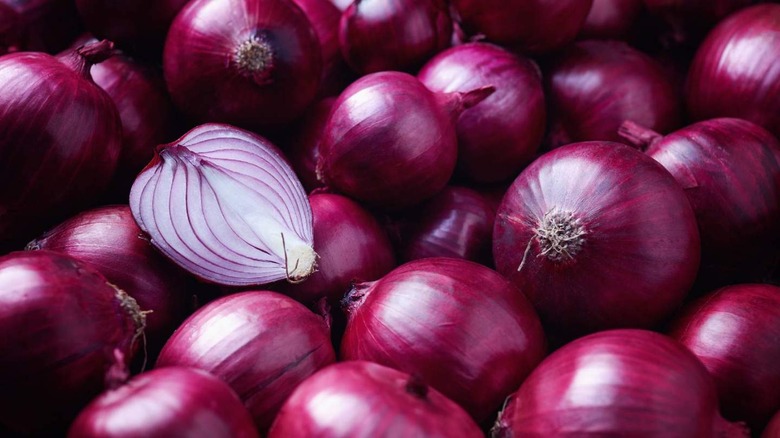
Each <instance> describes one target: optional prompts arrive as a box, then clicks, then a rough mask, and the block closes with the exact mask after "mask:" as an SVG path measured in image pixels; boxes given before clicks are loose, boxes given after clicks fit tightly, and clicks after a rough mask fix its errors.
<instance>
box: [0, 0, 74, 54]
mask: <svg viewBox="0 0 780 438" xmlns="http://www.w3.org/2000/svg"><path fill="white" fill-rule="evenodd" d="M0 3H2V4H4V5H7V6H10V7H11V8H13V9H14V10H15V11H16V12H17V13H18V14H19V15H18V25H19V28H20V31H21V37H22V47H23V48H24V50H29V51H41V52H48V53H57V52H59V51H60V50H63V49H65V48H66V47H68V45H70V42H71V41H72V40H73V39H74V38H76V36H77V35H78V34H79V33H80V32H81V20H79V17H78V13H77V12H76V5H75V4H74V1H73V0H0Z"/></svg>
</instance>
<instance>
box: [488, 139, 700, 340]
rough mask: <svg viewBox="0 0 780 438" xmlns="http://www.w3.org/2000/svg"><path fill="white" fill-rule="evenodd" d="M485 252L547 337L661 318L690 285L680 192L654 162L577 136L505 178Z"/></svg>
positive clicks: (693, 264) (694, 237)
mask: <svg viewBox="0 0 780 438" xmlns="http://www.w3.org/2000/svg"><path fill="white" fill-rule="evenodd" d="M493 258H494V260H495V263H496V268H497V270H498V272H500V273H502V274H503V275H505V276H506V277H507V278H509V279H510V280H511V281H512V283H513V284H514V285H515V286H517V288H518V289H520V290H521V291H523V293H524V294H526V295H527V296H528V298H529V299H530V300H531V302H532V303H533V304H534V307H535V308H536V310H537V311H538V312H539V316H540V317H541V320H542V324H544V326H545V329H546V332H547V333H548V335H554V336H555V337H559V338H561V339H564V340H565V339H571V338H572V337H576V336H578V335H582V334H584V333H589V332H594V331H598V330H604V329H609V328H619V327H636V328H650V327H653V326H654V325H655V324H658V323H660V322H661V321H662V320H663V319H664V318H666V317H668V316H670V315H671V313H672V312H674V310H675V309H676V308H677V307H678V306H680V305H681V304H682V301H683V299H684V298H685V296H686V295H687V294H688V292H689V291H690V289H691V286H692V285H693V282H694V279H695V277H696V273H697V270H698V268H699V258H700V242H699V233H698V230H697V227H696V217H695V215H694V211H693V209H692V208H691V205H690V204H689V202H688V199H687V197H686V195H685V192H684V191H683V189H682V188H681V187H680V186H679V185H678V183H677V181H675V179H674V177H673V176H672V175H671V174H670V173H669V172H668V171H667V170H666V169H664V168H663V167H662V166H661V165H660V164H659V163H657V162H656V161H655V160H653V159H652V158H650V157H648V156H647V155H645V154H643V153H642V152H640V151H638V150H636V149H633V148H631V147H629V146H626V145H623V144H619V143H610V142H583V143H574V144H570V145H567V146H563V147H561V148H558V149H555V150H553V151H551V152H548V153H546V154H545V155H543V156H541V157H540V158H538V159H537V160H536V161H534V162H533V163H532V164H531V165H530V166H528V167H527V168H525V170H523V172H522V173H521V174H520V175H519V176H518V177H517V179H516V180H515V181H514V183H512V186H511V187H510V188H509V190H508V192H507V194H506V196H505V197H504V199H503V201H502V203H501V206H500V207H499V209H498V213H497V216H496V223H495V227H494V229H493Z"/></svg>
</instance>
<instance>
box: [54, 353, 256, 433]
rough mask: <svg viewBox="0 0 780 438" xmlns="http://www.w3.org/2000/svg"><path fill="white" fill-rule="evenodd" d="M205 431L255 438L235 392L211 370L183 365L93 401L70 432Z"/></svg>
mask: <svg viewBox="0 0 780 438" xmlns="http://www.w3.org/2000/svg"><path fill="white" fill-rule="evenodd" d="M142 436H143V437H148V438H153V437H154V438H158V437H159V438H168V437H172V436H181V437H183V436H193V437H194V436H203V437H212V438H233V437H235V438H255V437H257V431H256V430H255V425H254V423H252V417H250V416H249V412H247V410H246V408H245V407H244V406H243V405H242V404H241V400H240V399H239V398H238V396H236V393H235V392H233V390H231V389H230V387H229V386H227V385H226V384H225V383H223V382H222V381H221V380H219V379H217V378H216V377H214V376H212V375H211V374H209V373H207V372H205V371H201V370H196V369H193V368H184V367H169V368H162V369H159V370H152V371H149V372H146V373H143V374H141V375H138V376H136V377H134V378H133V379H132V380H130V381H129V382H127V384H125V385H124V386H120V387H118V388H112V389H111V390H109V391H108V392H105V393H103V394H102V395H101V396H100V397H98V398H96V399H95V400H93V401H92V402H91V403H90V404H89V405H88V406H87V407H86V408H85V409H84V410H83V411H81V413H80V414H79V416H78V417H77V418H76V421H74V422H73V424H72V425H71V426H70V430H69V431H68V437H71V438H82V437H84V438H86V437H95V438H97V437H101V438H103V437H105V438H125V437H142Z"/></svg>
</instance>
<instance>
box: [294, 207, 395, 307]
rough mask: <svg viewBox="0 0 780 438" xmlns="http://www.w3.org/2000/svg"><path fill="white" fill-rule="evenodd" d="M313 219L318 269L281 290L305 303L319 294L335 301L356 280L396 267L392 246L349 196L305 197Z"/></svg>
mask: <svg viewBox="0 0 780 438" xmlns="http://www.w3.org/2000/svg"><path fill="white" fill-rule="evenodd" d="M309 203H310V204H311V211H312V216H313V218H314V250H315V251H317V254H318V255H319V259H318V261H317V271H316V272H314V273H313V274H312V275H311V276H309V278H308V279H306V281H303V282H301V283H298V284H289V283H288V284H286V285H284V286H282V289H281V291H282V292H284V293H285V294H287V295H290V296H292V297H293V298H295V299H296V300H298V301H300V302H302V303H304V304H312V303H315V302H316V301H317V300H319V299H320V298H322V297H327V298H328V300H329V301H331V302H334V303H337V302H338V301H339V300H340V299H341V298H343V297H344V295H345V294H346V293H347V292H349V290H350V288H351V287H352V284H353V283H355V282H364V281H372V280H376V279H378V278H380V277H382V276H383V275H385V274H387V273H388V272H390V270H391V269H393V268H394V267H395V255H394V253H393V246H392V244H391V243H390V239H388V237H387V235H386V234H385V231H384V229H382V227H381V226H380V225H379V222H378V221H377V220H376V219H375V218H374V217H373V216H372V215H371V213H369V212H368V211H366V210H365V209H363V207H361V206H360V205H359V204H357V203H356V202H354V201H352V200H350V199H349V198H347V197H345V196H341V195H336V194H330V193H315V194H312V195H310V196H309Z"/></svg>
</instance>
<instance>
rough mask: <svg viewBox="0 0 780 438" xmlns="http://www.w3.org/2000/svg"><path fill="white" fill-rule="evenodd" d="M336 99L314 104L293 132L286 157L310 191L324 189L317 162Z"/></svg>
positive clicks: (327, 99) (323, 100)
mask: <svg viewBox="0 0 780 438" xmlns="http://www.w3.org/2000/svg"><path fill="white" fill-rule="evenodd" d="M335 102H336V98H333V97H329V98H325V99H322V100H320V101H319V102H317V103H315V104H313V105H312V106H311V107H309V109H308V110H307V111H306V114H305V115H304V116H303V117H302V118H301V120H300V121H299V122H298V124H297V128H296V129H294V130H293V131H292V136H291V138H290V139H289V141H288V147H287V148H286V149H287V150H286V151H285V152H286V155H287V157H288V158H289V159H290V165H291V166H292V168H293V170H295V174H296V175H298V178H299V179H300V180H301V184H303V187H304V188H305V189H306V190H307V191H308V192H311V191H312V190H314V189H316V188H319V187H324V185H323V184H322V182H320V181H319V180H318V179H317V161H318V160H319V158H320V143H321V141H322V134H323V132H324V130H325V126H326V124H327V123H328V117H330V111H331V109H332V108H333V104H334V103H335Z"/></svg>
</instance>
